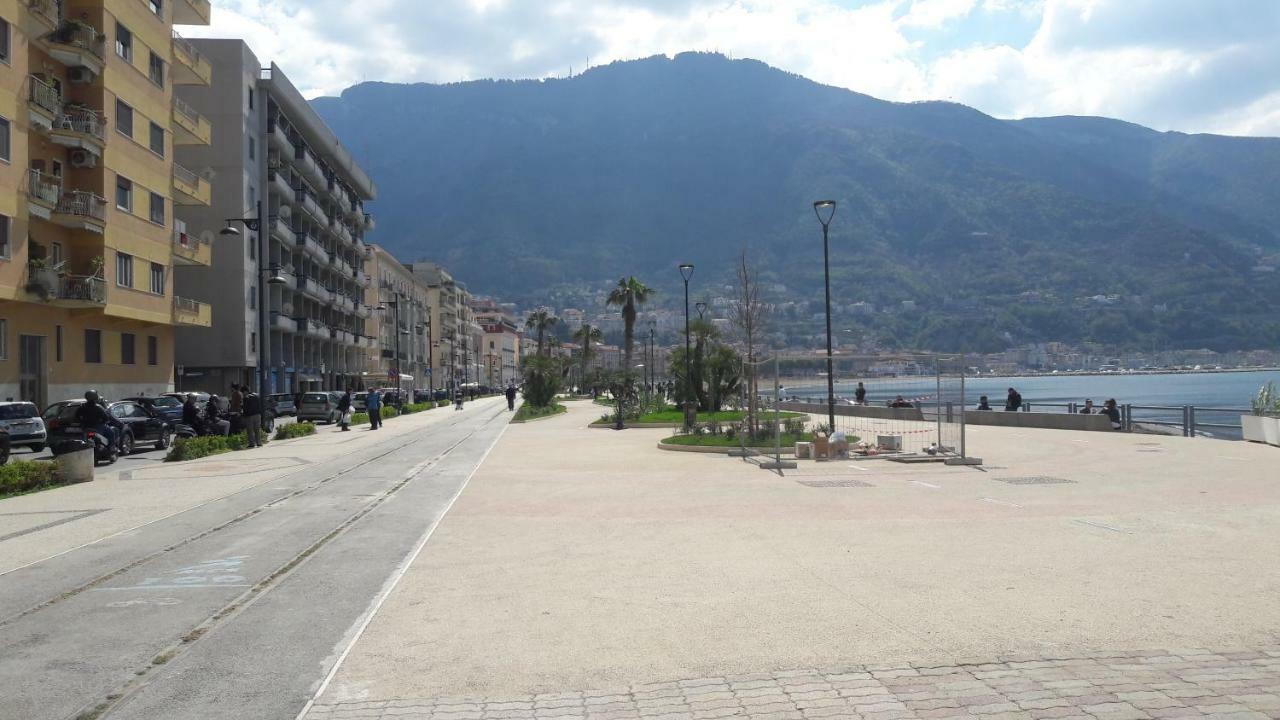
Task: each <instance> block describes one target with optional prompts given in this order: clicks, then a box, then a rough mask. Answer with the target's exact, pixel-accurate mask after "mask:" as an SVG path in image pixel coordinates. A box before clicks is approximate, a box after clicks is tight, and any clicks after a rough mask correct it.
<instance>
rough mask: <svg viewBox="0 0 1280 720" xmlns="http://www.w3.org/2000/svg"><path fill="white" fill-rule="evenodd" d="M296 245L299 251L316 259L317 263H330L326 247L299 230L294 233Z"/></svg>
mask: <svg viewBox="0 0 1280 720" xmlns="http://www.w3.org/2000/svg"><path fill="white" fill-rule="evenodd" d="M294 245H296V246H297V248H298V249H299V250H301V251H303V252H305V253H307V254H308V255H310V256H311V257H313V258H315V259H316V261H317V262H320V263H327V262H329V253H328V251H326V250H325V249H324V246H323V245H321V244H320V241H319V240H316V239H315V238H314V237H312V236H311V235H310V234H308V233H306V232H304V231H301V230H299V231H297V232H295V233H294Z"/></svg>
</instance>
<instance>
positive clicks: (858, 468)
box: [849, 465, 871, 472]
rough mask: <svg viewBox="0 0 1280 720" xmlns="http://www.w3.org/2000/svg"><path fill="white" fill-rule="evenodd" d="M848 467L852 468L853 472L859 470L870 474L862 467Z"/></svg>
mask: <svg viewBox="0 0 1280 720" xmlns="http://www.w3.org/2000/svg"><path fill="white" fill-rule="evenodd" d="M849 467H851V468H853V469H854V470H861V471H862V472H871V471H870V470H868V469H866V468H864V467H858V466H857V465H850V466H849Z"/></svg>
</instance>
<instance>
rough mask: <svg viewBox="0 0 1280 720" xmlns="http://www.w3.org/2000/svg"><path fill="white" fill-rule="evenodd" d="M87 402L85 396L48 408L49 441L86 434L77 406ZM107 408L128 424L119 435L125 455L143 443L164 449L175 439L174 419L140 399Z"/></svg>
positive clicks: (122, 422)
mask: <svg viewBox="0 0 1280 720" xmlns="http://www.w3.org/2000/svg"><path fill="white" fill-rule="evenodd" d="M83 404H84V400H66V401H64V402H59V403H54V404H52V405H50V406H49V407H48V408H46V409H45V411H44V422H45V424H46V425H47V426H48V428H49V442H51V443H52V442H55V441H57V440H82V439H83V438H84V428H82V427H80V424H79V423H77V422H76V410H77V409H78V408H79V407H80V406H81V405H83ZM107 412H109V413H111V417H113V418H115V419H116V420H119V421H120V423H121V424H122V425H124V429H123V431H122V433H123V434H122V435H121V436H120V438H119V446H120V454H121V455H128V454H130V453H132V452H133V451H134V450H135V449H136V448H137V446H138V444H139V443H141V444H146V445H154V446H155V448H156V449H157V450H164V449H165V448H167V447H169V443H171V442H172V441H173V422H172V421H169V420H166V419H165V418H164V417H163V416H162V415H160V414H159V413H157V412H154V411H151V410H148V409H147V408H146V407H144V406H142V405H141V404H139V403H136V402H133V401H131V400H120V401H117V402H113V403H108V404H107Z"/></svg>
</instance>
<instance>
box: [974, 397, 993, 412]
mask: <svg viewBox="0 0 1280 720" xmlns="http://www.w3.org/2000/svg"><path fill="white" fill-rule="evenodd" d="M977 409H978V410H990V409H991V403H990V402H988V401H987V396H986V395H983V396H982V397H980V398H978V407H977Z"/></svg>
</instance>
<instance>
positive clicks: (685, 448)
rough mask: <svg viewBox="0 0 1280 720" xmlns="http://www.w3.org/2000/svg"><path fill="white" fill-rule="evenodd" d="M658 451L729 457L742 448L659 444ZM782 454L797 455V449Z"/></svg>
mask: <svg viewBox="0 0 1280 720" xmlns="http://www.w3.org/2000/svg"><path fill="white" fill-rule="evenodd" d="M658 449H659V450H669V451H671V452H690V453H704V454H710V455H728V454H729V453H731V452H734V451H736V450H741V449H742V448H738V447H699V446H697V445H672V444H669V443H664V442H659V443H658ZM747 449H748V450H758V451H760V454H761V455H762V456H767V455H769V454H770V453H769V452H768V451H769V450H770V449H771V448H747ZM782 454H783V455H795V454H796V448H795V446H794V445H793V446H791V447H784V448H782Z"/></svg>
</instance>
